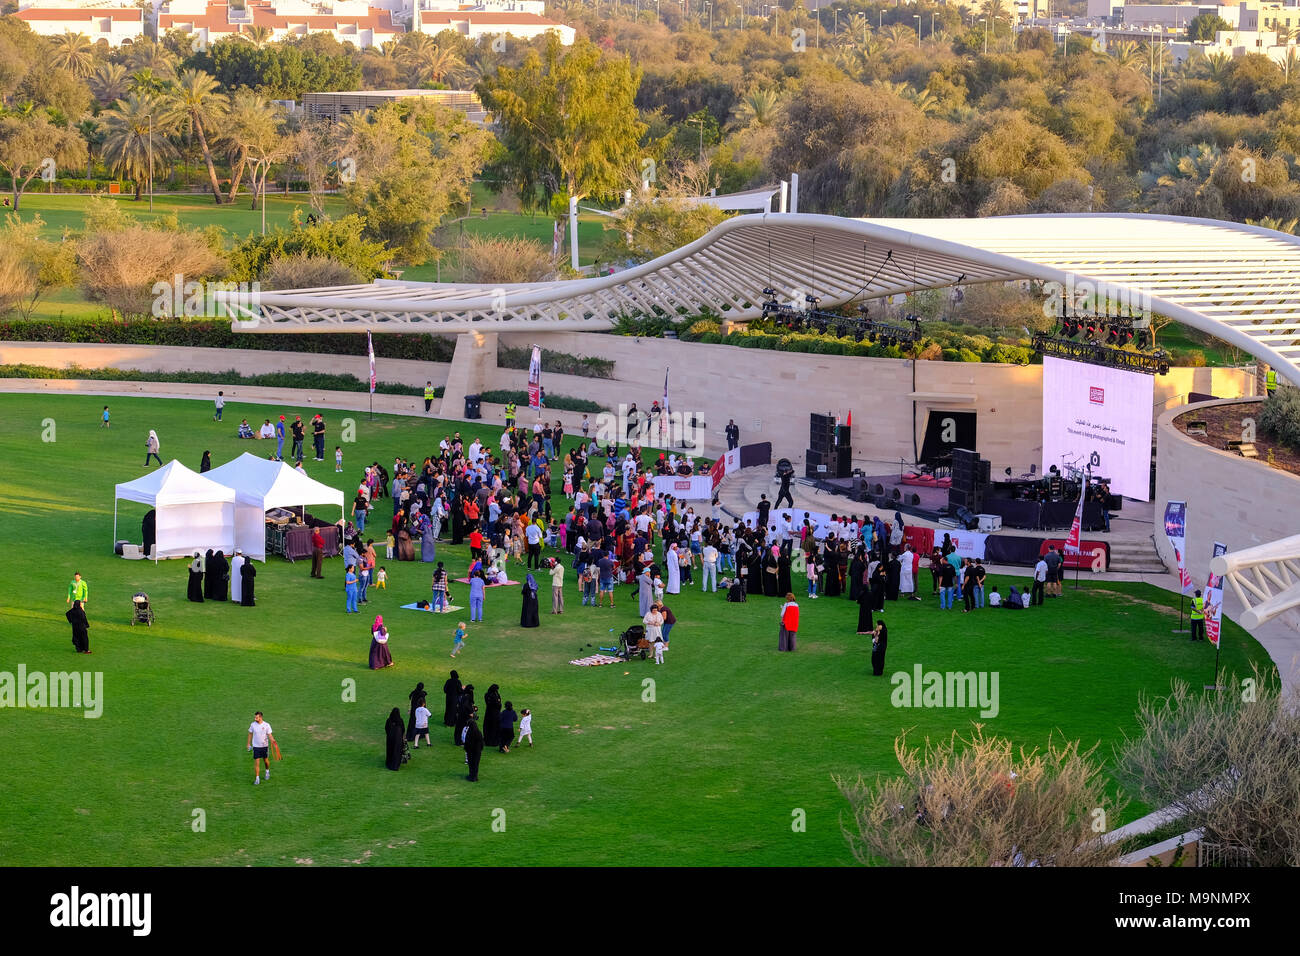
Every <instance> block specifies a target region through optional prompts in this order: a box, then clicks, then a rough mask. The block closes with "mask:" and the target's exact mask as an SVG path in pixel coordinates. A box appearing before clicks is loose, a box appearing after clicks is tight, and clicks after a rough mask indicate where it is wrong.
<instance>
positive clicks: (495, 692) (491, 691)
mask: <svg viewBox="0 0 1300 956" xmlns="http://www.w3.org/2000/svg"><path fill="white" fill-rule="evenodd" d="M500 723H501V688H500V687H499V686H497V685H496V684H493V685H492V686H491V687H489V688H488V689H487V693H486V694H484V695H483V745H484V746H485V747H496V746H498V745H499V744H500V741H499V740H498V739H497V738H498V737H500V736H501V727H500V726H499V725H500Z"/></svg>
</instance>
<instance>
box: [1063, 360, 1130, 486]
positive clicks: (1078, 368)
mask: <svg viewBox="0 0 1300 956" xmlns="http://www.w3.org/2000/svg"><path fill="white" fill-rule="evenodd" d="M1154 399H1155V379H1154V378H1153V377H1152V376H1150V375H1143V374H1141V373H1139V372H1125V371H1122V370H1120V369H1114V368H1106V367H1104V366H1101V365H1088V364H1085V363H1083V362H1070V361H1066V360H1064V359H1057V358H1050V357H1048V358H1044V359H1043V472H1044V473H1047V471H1048V469H1049V468H1051V466H1052V465H1056V466H1057V468H1059V469H1060V470H1061V472H1062V474H1063V475H1066V477H1071V474H1070V473H1069V470H1068V469H1069V468H1070V467H1071V466H1073V467H1077V468H1078V469H1080V470H1081V471H1085V470H1086V469H1087V468H1088V466H1089V465H1091V466H1092V474H1094V475H1108V476H1109V477H1110V490H1111V493H1112V494H1115V495H1123V496H1124V497H1126V498H1134V499H1136V500H1138V501H1150V500H1151V410H1152V404H1153V402H1154Z"/></svg>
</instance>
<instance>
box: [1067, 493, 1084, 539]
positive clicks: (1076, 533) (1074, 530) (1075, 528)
mask: <svg viewBox="0 0 1300 956" xmlns="http://www.w3.org/2000/svg"><path fill="white" fill-rule="evenodd" d="M1082 534H1083V487H1082V485H1081V486H1080V488H1079V507H1078V508H1076V509H1075V511H1074V520H1073V521H1072V522H1070V536H1069V537H1068V538H1066V539H1065V553H1066V554H1078V553H1079V539H1080V537H1081V536H1082Z"/></svg>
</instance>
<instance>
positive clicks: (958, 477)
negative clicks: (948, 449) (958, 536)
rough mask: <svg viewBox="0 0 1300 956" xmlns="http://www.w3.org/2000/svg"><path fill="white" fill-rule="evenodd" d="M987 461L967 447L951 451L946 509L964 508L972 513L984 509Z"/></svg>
mask: <svg viewBox="0 0 1300 956" xmlns="http://www.w3.org/2000/svg"><path fill="white" fill-rule="evenodd" d="M989 475H990V468H989V463H988V462H987V461H985V460H983V459H981V458H980V456H979V455H978V454H977V453H975V452H973V451H971V450H969V449H967V448H954V449H953V451H952V487H950V488H949V489H948V511H949V512H950V513H951V514H957V513H958V509H960V508H965V509H967V510H968V511H970V512H971V513H973V514H979V513H980V512H982V511H983V510H984V489H985V488H986V487H988V483H989Z"/></svg>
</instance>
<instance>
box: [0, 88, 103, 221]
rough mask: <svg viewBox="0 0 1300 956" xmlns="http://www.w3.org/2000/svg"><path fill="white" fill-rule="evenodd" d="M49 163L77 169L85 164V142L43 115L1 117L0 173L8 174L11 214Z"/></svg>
mask: <svg viewBox="0 0 1300 956" xmlns="http://www.w3.org/2000/svg"><path fill="white" fill-rule="evenodd" d="M49 161H52V162H53V163H54V165H55V168H56V169H57V167H58V166H80V165H82V164H84V163H85V162H86V142H85V140H83V139H82V138H81V136H80V135H78V133H77V132H76V131H75V130H70V129H65V128H64V127H62V126H57V125H55V124H54V123H51V122H50V119H49V117H48V116H46V115H45V112H44V111H32V112H31V113H29V114H28V115H26V116H0V169H3V170H4V171H5V172H6V173H8V174H9V178H10V189H11V191H12V194H13V201H14V210H15V211H17V209H18V207H19V204H20V203H21V201H22V198H23V192H24V191H25V190H26V189H27V187H28V186H29V185H31V182H32V180H33V179H35V178H36V177H37V175H39V174H40V173H41V172H42V170H49V169H50V166H49Z"/></svg>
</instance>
